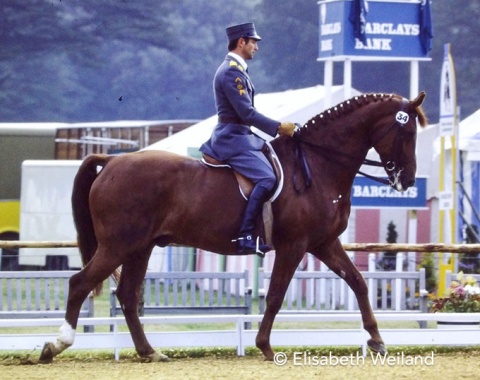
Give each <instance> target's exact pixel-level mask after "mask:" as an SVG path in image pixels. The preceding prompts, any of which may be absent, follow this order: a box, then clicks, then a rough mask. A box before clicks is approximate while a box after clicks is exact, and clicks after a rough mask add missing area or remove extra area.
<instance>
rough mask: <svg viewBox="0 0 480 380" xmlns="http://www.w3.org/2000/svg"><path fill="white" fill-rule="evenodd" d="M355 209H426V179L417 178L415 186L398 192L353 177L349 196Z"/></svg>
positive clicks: (385, 186) (365, 179)
mask: <svg viewBox="0 0 480 380" xmlns="http://www.w3.org/2000/svg"><path fill="white" fill-rule="evenodd" d="M351 201H352V207H355V208H403V209H409V210H418V209H426V208H427V179H426V178H424V177H420V178H419V177H417V178H416V181H415V185H414V186H412V187H410V188H408V189H407V190H406V191H403V192H399V191H396V190H394V189H393V188H391V187H390V186H388V185H383V184H381V183H378V182H375V181H373V180H371V179H369V178H366V177H355V181H354V182H353V186H352V194H351Z"/></svg>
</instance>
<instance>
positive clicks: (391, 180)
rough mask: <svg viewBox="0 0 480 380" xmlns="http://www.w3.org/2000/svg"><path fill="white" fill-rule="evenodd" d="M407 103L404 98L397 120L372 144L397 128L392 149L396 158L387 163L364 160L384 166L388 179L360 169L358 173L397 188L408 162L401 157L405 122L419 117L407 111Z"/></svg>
mask: <svg viewBox="0 0 480 380" xmlns="http://www.w3.org/2000/svg"><path fill="white" fill-rule="evenodd" d="M407 105H408V100H407V99H403V100H402V107H401V109H400V111H398V112H397V114H396V116H395V120H394V121H393V122H392V124H390V126H389V127H388V128H386V130H385V131H384V132H383V133H382V135H381V136H380V137H377V138H376V140H375V142H373V143H372V144H371V145H372V147H373V146H375V145H376V143H377V142H378V141H380V140H382V139H383V138H384V137H385V136H386V135H387V134H388V133H389V132H390V130H391V129H392V128H397V129H398V133H397V135H396V136H395V140H394V142H393V149H392V151H393V152H394V154H393V157H394V159H393V160H389V161H387V162H386V163H385V164H384V163H382V162H379V161H375V160H369V159H365V160H364V162H363V165H367V166H377V167H383V169H384V170H385V172H386V173H387V175H388V179H384V178H381V177H376V176H372V175H370V174H367V173H364V172H362V171H360V170H359V171H358V174H361V175H363V176H364V177H367V178H370V179H372V180H374V181H377V182H380V183H383V184H385V185H389V186H391V187H393V188H396V186H397V185H398V184H399V181H400V175H401V173H402V171H403V170H404V164H405V163H406V162H403V161H402V160H401V158H400V157H401V149H402V142H403V141H404V139H405V133H406V132H405V124H407V123H408V121H409V120H410V117H414V118H416V117H417V115H416V114H415V115H413V114H412V115H410V114H408V113H407V112H406V110H407Z"/></svg>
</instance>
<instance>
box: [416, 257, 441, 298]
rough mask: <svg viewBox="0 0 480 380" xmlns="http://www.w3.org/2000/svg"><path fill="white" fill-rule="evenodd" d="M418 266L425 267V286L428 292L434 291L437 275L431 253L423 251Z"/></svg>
mask: <svg viewBox="0 0 480 380" xmlns="http://www.w3.org/2000/svg"><path fill="white" fill-rule="evenodd" d="M419 267H420V268H425V277H426V288H427V291H428V293H429V294H433V293H435V292H436V290H437V276H436V274H435V261H434V258H433V253H431V252H427V253H423V254H422V260H421V261H420V264H419Z"/></svg>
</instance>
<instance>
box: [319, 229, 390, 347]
mask: <svg viewBox="0 0 480 380" xmlns="http://www.w3.org/2000/svg"><path fill="white" fill-rule="evenodd" d="M312 254H313V255H314V256H316V257H317V258H319V259H320V260H322V261H323V262H324V263H325V264H326V265H327V266H328V267H329V268H330V269H331V270H332V271H333V272H335V273H336V274H337V275H338V276H340V277H341V278H343V279H344V280H345V282H346V283H347V284H348V286H350V288H351V289H352V290H353V292H354V293H355V296H356V297H357V301H358V305H359V307H360V311H361V313H362V321H363V328H364V329H365V330H366V331H367V332H368V333H369V334H370V337H371V338H370V339H369V340H368V346H369V347H370V349H371V350H372V351H374V352H378V353H380V354H382V355H384V354H386V353H387V350H386V348H385V344H384V342H383V339H382V337H381V336H380V332H379V331H378V325H377V320H376V319H375V316H374V314H373V311H372V307H371V306H370V302H369V300H368V288H367V284H366V282H365V279H364V278H363V277H362V275H361V273H360V272H359V271H358V269H357V268H356V267H355V265H354V264H353V263H352V261H351V260H350V258H349V257H348V255H347V253H346V252H345V250H344V249H343V247H342V245H341V243H340V241H339V240H338V239H337V241H336V242H334V243H333V244H332V246H331V247H329V248H328V249H325V250H324V251H322V252H317V253H315V252H312Z"/></svg>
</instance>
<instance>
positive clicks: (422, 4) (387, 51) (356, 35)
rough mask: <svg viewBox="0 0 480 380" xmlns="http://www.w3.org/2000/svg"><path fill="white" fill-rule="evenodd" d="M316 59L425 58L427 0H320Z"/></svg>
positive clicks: (428, 27) (428, 17)
mask: <svg viewBox="0 0 480 380" xmlns="http://www.w3.org/2000/svg"><path fill="white" fill-rule="evenodd" d="M318 4H319V6H320V30H319V32H320V33H319V34H320V38H319V42H320V46H319V56H318V60H343V59H345V58H347V57H348V58H350V59H352V60H389V59H390V60H411V59H416V60H429V58H428V53H429V50H430V49H431V39H432V37H433V32H432V21H431V12H430V0H320V1H319V2H318Z"/></svg>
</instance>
